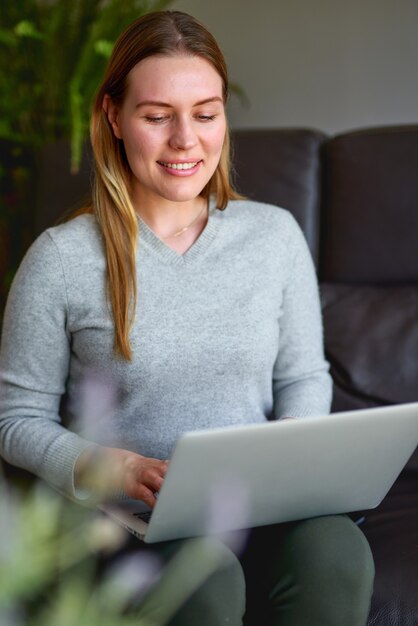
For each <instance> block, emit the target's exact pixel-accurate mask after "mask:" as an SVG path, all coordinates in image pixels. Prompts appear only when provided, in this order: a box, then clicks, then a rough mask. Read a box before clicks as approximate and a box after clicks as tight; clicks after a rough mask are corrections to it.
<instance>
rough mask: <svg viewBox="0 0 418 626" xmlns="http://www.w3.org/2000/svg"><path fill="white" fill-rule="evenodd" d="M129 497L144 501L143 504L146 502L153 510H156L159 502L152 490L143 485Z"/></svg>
mask: <svg viewBox="0 0 418 626" xmlns="http://www.w3.org/2000/svg"><path fill="white" fill-rule="evenodd" d="M129 495H130V496H131V497H132V498H135V499H136V500H142V502H145V504H147V505H148V506H149V507H151V509H153V508H154V506H155V504H156V502H157V499H156V497H155V495H154V493H153V492H152V491H151V489H148V487H146V486H145V485H143V484H142V485H139V487H137V488H136V489H135V490H134V492H133V493H132V494H129Z"/></svg>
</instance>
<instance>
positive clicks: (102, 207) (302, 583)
mask: <svg viewBox="0 0 418 626" xmlns="http://www.w3.org/2000/svg"><path fill="white" fill-rule="evenodd" d="M227 96H228V79H227V70H226V66H225V61H224V59H223V56H222V53H221V52H220V50H219V48H218V46H217V44H216V42H215V40H214V38H213V37H212V35H211V34H210V33H208V31H207V30H206V29H205V28H204V27H203V26H202V25H201V24H200V23H199V22H197V21H196V20H195V19H194V18H192V17H190V16H188V15H186V14H184V13H180V12H177V11H173V12H170V11H167V12H158V13H154V14H149V15H147V16H145V17H143V18H141V19H139V20H137V21H136V22H134V23H133V24H132V25H131V26H130V27H129V28H128V29H127V30H126V31H125V33H123V34H122V35H121V37H120V38H119V40H118V42H117V43H116V45H115V48H114V52H113V55H112V58H111V60H110V63H109V66H108V69H107V72H106V75H105V78H104V81H103V84H102V86H101V88H100V90H99V92H98V95H97V99H96V103H95V107H94V111H93V115H92V125H91V139H92V145H93V150H94V156H95V166H96V178H95V185H94V192H93V201H92V204H91V206H90V207H87V208H86V209H85V210H84V211H82V212H81V214H79V215H78V216H77V217H75V218H74V219H72V220H70V221H68V222H67V223H65V224H63V225H60V226H58V227H55V228H52V229H49V230H48V231H46V232H45V233H43V234H42V235H41V236H40V237H39V238H38V240H37V241H36V242H35V243H34V244H33V246H32V248H31V249H30V250H29V252H28V254H27V255H26V257H25V259H24V261H23V263H22V265H21V268H20V270H19V272H18V274H17V276H16V279H15V282H14V285H13V287H12V290H11V293H10V296H9V301H8V306H7V311H6V315H5V321H4V331H3V340H2V346H1V361H0V375H1V401H0V417H1V420H0V433H1V446H2V448H1V449H2V454H3V456H4V457H5V458H6V459H7V460H8V461H9V462H11V463H14V464H16V465H19V466H21V467H24V468H26V469H29V470H30V471H32V472H34V473H36V474H37V475H39V476H41V477H43V478H44V479H46V480H48V481H49V482H50V483H52V484H53V485H54V486H55V487H56V488H58V489H60V490H62V491H64V492H66V493H67V494H69V495H70V496H72V497H75V498H80V499H82V498H86V497H87V498H88V497H89V496H92V497H93V498H94V497H96V496H97V493H96V491H97V489H98V485H97V482H96V480H95V479H96V478H97V473H98V472H97V468H98V467H99V468H100V471H99V474H100V477H101V479H102V481H101V482H102V483H103V475H102V472H103V471H105V470H107V471H106V477H105V483H106V489H107V495H108V493H109V492H114V493H115V494H116V493H120V494H121V497H125V496H126V495H127V496H129V497H132V498H137V499H140V500H143V501H145V502H146V503H147V504H149V505H150V506H153V505H154V504H155V494H156V493H157V492H158V490H159V489H160V487H161V485H162V483H163V480H164V475H165V472H166V469H167V460H168V459H169V457H170V453H171V450H172V448H173V445H174V443H175V441H176V439H177V438H178V436H179V435H180V434H181V433H182V432H185V431H188V430H193V429H201V428H208V427H216V426H223V425H231V424H243V423H254V422H259V423H262V422H264V421H266V419H270V418H274V419H281V418H284V417H294V418H303V417H305V416H307V415H313V414H321V413H325V412H327V411H328V410H329V405H330V395H331V382H330V378H329V374H328V368H327V364H326V362H325V361H324V357H323V348H322V331H321V321H320V309H319V302H318V292H317V285H316V281H315V274H314V269H313V266H312V262H311V258H310V255H309V252H308V250H307V246H306V243H305V241H304V238H303V236H302V234H301V232H300V230H299V228H298V227H297V225H296V223H295V221H294V220H293V218H292V217H291V216H290V214H289V213H287V212H286V211H284V210H282V209H278V208H277V207H271V206H267V205H261V204H257V203H253V202H248V201H246V200H243V199H240V198H239V196H238V195H237V194H236V193H235V192H234V191H233V189H232V187H231V184H230V181H229V143H228V130H227V122H226V118H225V104H226V100H227ZM255 158H256V155H255ZM92 371H93V372H96V373H97V372H100V375H102V376H105V377H106V379H107V380H111V381H112V384H113V385H114V386H115V387H116V389H117V396H118V403H117V407H116V408H115V410H114V412H113V414H112V417H111V426H112V427H111V429H109V428H108V429H100V428H99V429H97V431H96V432H95V434H94V437H90V438H86V436H84V437H82V436H80V434H79V433H77V432H75V429H76V426H75V424H76V417H77V415H76V408H75V407H76V405H77V403H76V399H77V397H78V395H79V392H80V388H81V385H82V383H83V379H84V378H85V376H86V375H87V374H88V373H89V372H92ZM64 393H65V394H66V395H67V397H68V398H69V406H70V410H69V411H68V412H67V415H65V416H64V414H62V413H61V414H60V402H61V399H62V396H63V394H64ZM67 427H69V428H67ZM70 428H71V429H72V430H70ZM99 431H100V432H99ZM98 459H99V461H98ZM109 468H110V470H109ZM99 482H100V481H99ZM176 545H177V544H175V543H171V544H170V546H169V550H168V552H170V550H171V551H172V552H173V551H175V550H176ZM156 549H157V550H158V546H157V547H156ZM218 549H220V550H222V551H223V552H224V561H225V566H224V567H223V568H222V569H221V570H219V571H218V572H217V573H216V574H214V575H213V576H212V577H211V578H210V579H209V580H208V581H207V582H206V583H205V584H204V585H203V586H202V587H201V588H200V589H199V590H198V591H197V592H196V593H195V594H194V595H193V596H192V597H191V598H190V599H189V601H188V602H187V603H186V604H185V605H184V606H183V608H182V609H181V610H180V611H179V613H178V614H177V616H176V618H175V619H174V620H173V622H172V623H173V624H197V623H199V624H202V625H205V624H207V625H208V626H209V625H212V624H213V625H216V626H218V625H219V624H222V623H228V624H230V625H235V624H237V625H238V624H242V619H243V613H244V610H245V582H244V576H243V570H244V571H245V576H246V581H247V587H248V589H247V600H248V606H247V619H249V617H248V616H251V612H252V611H253V610H255V609H254V606H257V609H256V610H258V604H259V602H258V601H261V602H264V601H265V603H266V604H267V603H268V604H269V607H270V608H269V611H270V614H271V615H270V618H269V619H270V623H272V624H281V625H288V624H298V625H303V626H307V625H308V624H309V625H310V626H315V625H318V626H319V625H320V626H326V625H328V624H329V625H330V626H331V625H332V626H335V625H336V624H338V625H339V626H344V625H345V624H347V626H348V625H349V626H355V625H360V624H365V623H366V619H367V613H368V607H369V601H370V595H371V587H372V580H373V563H372V559H371V556H370V551H369V548H368V545H367V543H366V541H365V539H364V537H363V535H362V534H361V532H360V531H359V530H358V528H357V527H356V526H355V525H354V524H353V523H352V522H351V521H350V520H349V519H348V518H346V517H344V516H335V517H328V518H322V519H321V518H319V519H316V520H307V521H304V522H301V523H297V524H291V525H285V526H279V527H270V528H266V529H260V530H258V531H257V533H255V535H254V537H253V538H252V539H251V540H250V543H249V547H248V549H247V551H246V553H245V554H244V555H243V556H242V557H241V563H240V562H239V561H238V559H237V558H236V557H235V556H234V555H233V554H232V553H231V552H230V550H229V549H228V548H226V547H222V548H220V547H219V546H218ZM164 550H166V551H167V546H165V547H164V548H163V547H161V551H162V552H163V551H164ZM263 551H264V552H263ZM266 555H267V556H266ZM260 560H261V562H260ZM255 583H257V585H256V584H255ZM254 590H256V591H254ZM253 597H256V600H257V602H256V603H255V604H254V603H253ZM258 623H260V622H259V621H258Z"/></svg>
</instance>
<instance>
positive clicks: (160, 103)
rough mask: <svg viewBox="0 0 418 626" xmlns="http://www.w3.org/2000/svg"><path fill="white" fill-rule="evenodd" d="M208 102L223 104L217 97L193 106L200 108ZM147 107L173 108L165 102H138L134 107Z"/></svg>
mask: <svg viewBox="0 0 418 626" xmlns="http://www.w3.org/2000/svg"><path fill="white" fill-rule="evenodd" d="M210 102H222V104H223V100H222V98H220V97H219V96H214V97H213V98H206V99H205V100H200V101H199V102H195V104H194V105H193V106H194V107H197V106H201V105H202V104H208V103H210ZM147 105H148V106H149V105H151V106H158V107H166V108H171V107H172V106H173V105H172V104H169V103H167V102H159V101H158V100H143V101H142V102H138V104H136V105H135V108H136V109H139V107H143V106H147Z"/></svg>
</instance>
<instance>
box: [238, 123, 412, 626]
mask: <svg viewBox="0 0 418 626" xmlns="http://www.w3.org/2000/svg"><path fill="white" fill-rule="evenodd" d="M234 152H235V158H234V163H235V177H236V185H237V187H238V189H239V190H240V191H241V192H242V193H244V194H245V195H247V196H250V197H252V198H254V199H257V200H262V201H265V202H270V203H273V204H277V205H280V206H283V207H285V208H287V209H289V210H290V211H292V213H293V214H294V215H295V217H296V219H297V220H298V222H299V223H300V225H301V227H302V228H303V230H304V232H305V235H306V238H307V240H308V243H309V246H310V249H311V252H312V255H313V257H314V260H315V262H316V265H317V269H318V276H319V280H320V289H321V299H322V305H323V315H324V332H325V349H326V353H327V357H328V359H329V361H330V364H331V373H332V376H333V379H334V400H333V406H332V410H333V411H342V410H348V409H360V408H365V407H371V406H378V405H388V404H395V403H404V402H412V401H417V400H418V126H398V127H383V128H373V129H365V130H362V131H357V132H350V133H345V134H341V135H338V136H335V137H331V138H330V137H327V136H326V135H324V134H323V133H320V132H317V131H312V130H303V129H298V130H280V129H268V130H264V129H263V130H243V131H236V132H235V133H234ZM372 456H373V450H370V458H371V459H372ZM364 515H365V521H364V523H363V524H362V529H363V531H364V533H365V534H366V536H367V538H368V540H369V542H370V545H371V547H372V550H373V554H374V558H375V564H376V580H375V590H374V596H373V601H372V607H371V612H370V617H369V622H368V624H369V625H370V626H371V625H373V626H417V625H418V450H417V451H416V452H415V454H414V455H413V457H412V458H411V460H410V461H409V463H408V464H407V466H406V468H405V469H404V471H403V472H402V474H401V476H400V477H399V478H398V480H397V481H396V483H395V485H394V486H393V487H392V489H391V490H390V492H389V494H388V495H387V497H386V498H385V500H384V501H383V503H382V504H381V505H380V506H379V507H378V508H377V509H375V510H373V511H368V512H365V513H364ZM304 626H305V625H304ZM306 626H308V625H306ZM336 626H338V625H336Z"/></svg>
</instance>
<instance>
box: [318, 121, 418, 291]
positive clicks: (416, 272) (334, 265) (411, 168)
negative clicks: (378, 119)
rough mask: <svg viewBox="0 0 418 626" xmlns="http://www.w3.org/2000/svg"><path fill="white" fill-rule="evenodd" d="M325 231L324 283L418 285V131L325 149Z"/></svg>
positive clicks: (333, 143)
mask: <svg viewBox="0 0 418 626" xmlns="http://www.w3.org/2000/svg"><path fill="white" fill-rule="evenodd" d="M321 227H322V237H321V262H320V276H321V279H322V280H325V281H329V282H339V283H341V282H342V283H363V284H367V283H368V284H374V285H388V284H396V285H399V284H405V283H415V284H417V283H418V126H396V127H383V128H375V129H368V130H362V131H358V132H351V133H344V134H342V135H338V136H336V137H334V138H332V139H330V140H329V141H328V142H327V143H326V144H325V145H324V151H323V188H322V225H321Z"/></svg>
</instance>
